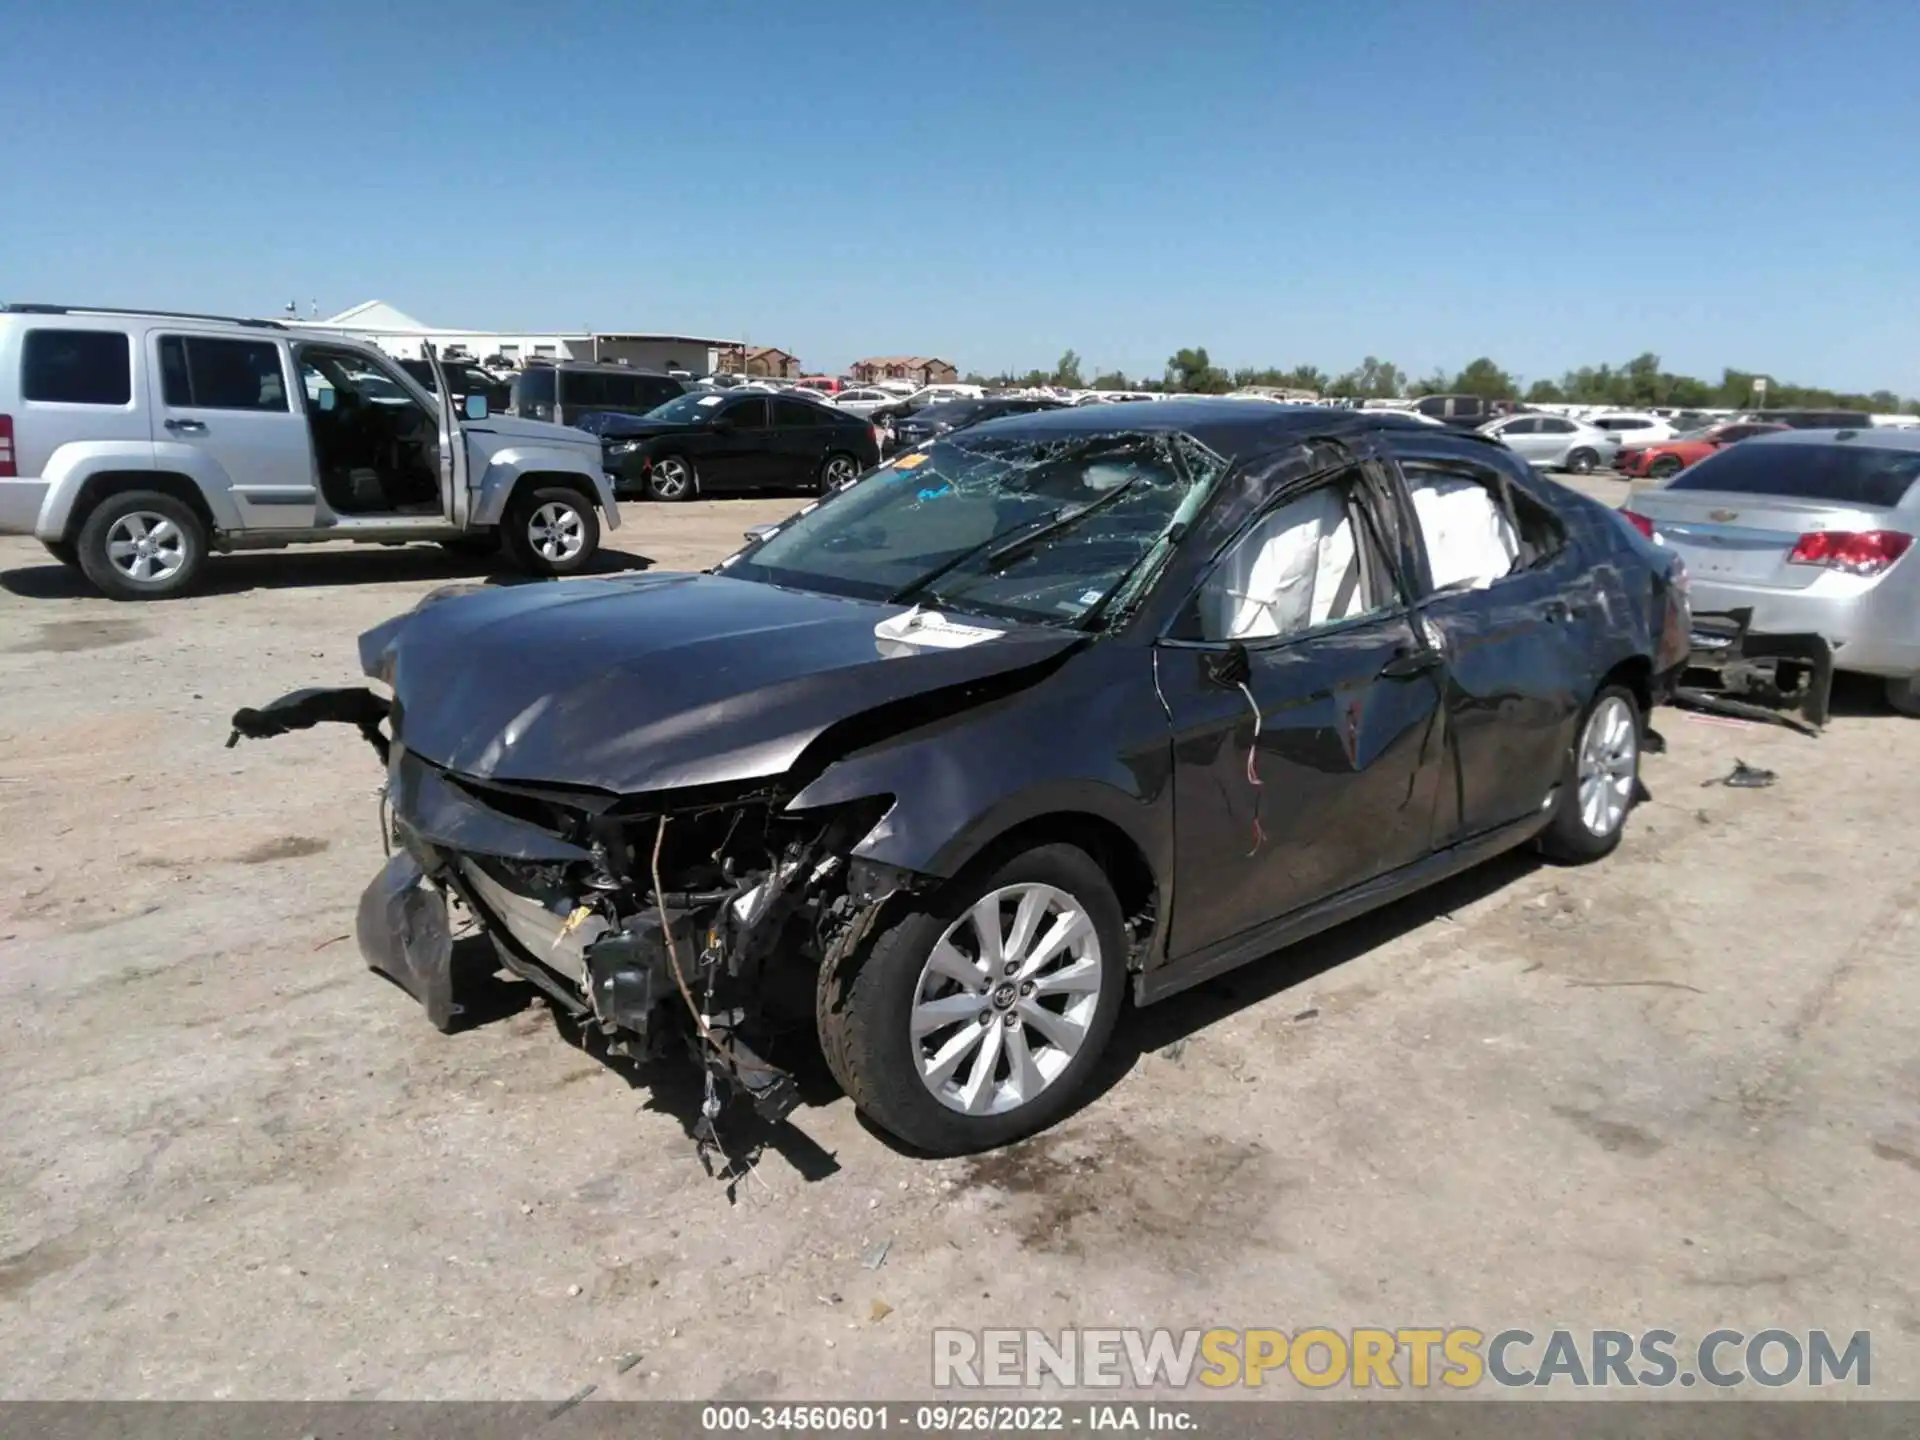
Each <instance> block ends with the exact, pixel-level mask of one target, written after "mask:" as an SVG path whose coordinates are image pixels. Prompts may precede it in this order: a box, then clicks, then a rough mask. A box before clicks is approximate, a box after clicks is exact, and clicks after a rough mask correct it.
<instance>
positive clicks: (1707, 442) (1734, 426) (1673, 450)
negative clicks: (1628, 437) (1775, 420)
mask: <svg viewBox="0 0 1920 1440" xmlns="http://www.w3.org/2000/svg"><path fill="white" fill-rule="evenodd" d="M1786 428H1787V427H1786V426H1785V425H1771V424H1765V423H1762V422H1761V421H1758V420H1736V421H1733V422H1732V423H1730V424H1726V425H1709V426H1708V427H1707V428H1706V429H1704V430H1689V431H1687V432H1686V433H1685V434H1683V435H1676V436H1674V437H1673V439H1671V440H1660V441H1656V442H1655V443H1654V444H1651V445H1629V446H1625V447H1623V448H1622V449H1621V451H1620V453H1619V454H1618V455H1616V456H1614V457H1613V468H1614V469H1615V470H1617V471H1619V472H1620V473H1621V474H1622V475H1631V476H1635V477H1646V478H1649V479H1654V480H1664V479H1666V478H1667V477H1668V476H1669V475H1678V474H1679V473H1680V472H1681V471H1682V470H1684V469H1686V468H1687V466H1689V465H1691V464H1693V462H1694V461H1696V460H1704V459H1706V458H1707V456H1709V455H1711V454H1713V452H1714V451H1716V450H1721V449H1724V448H1725V447H1727V446H1728V445H1731V444H1733V443H1734V441H1736V440H1745V439H1746V438H1747V437H1748V436H1750V435H1765V434H1767V433H1768V432H1769V431H1773V430H1785V429H1786Z"/></svg>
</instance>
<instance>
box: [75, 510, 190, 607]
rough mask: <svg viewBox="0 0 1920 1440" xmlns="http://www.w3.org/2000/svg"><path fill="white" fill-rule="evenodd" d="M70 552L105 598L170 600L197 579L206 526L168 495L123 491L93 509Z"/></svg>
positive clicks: (182, 592)
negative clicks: (76, 553) (74, 553)
mask: <svg viewBox="0 0 1920 1440" xmlns="http://www.w3.org/2000/svg"><path fill="white" fill-rule="evenodd" d="M75 549H76V550H77V551H78V552H79V553H78V557H77V558H78V559H79V562H80V569H81V570H82V571H83V572H84V573H85V575H86V577H87V579H89V580H91V581H92V582H93V583H94V584H95V585H97V586H99V587H100V589H101V591H102V592H104V593H105V594H106V595H108V596H109V597H110V598H112V599H115V600H170V599H172V598H173V597H174V596H176V595H181V594H184V593H185V592H186V590H187V588H188V587H189V586H190V585H192V584H193V582H194V581H195V580H196V579H198V578H199V575H200V567H201V566H202V565H204V564H205V563H206V560H207V527H206V526H205V525H203V524H202V523H201V521H200V517H199V516H198V515H196V514H194V513H193V511H192V509H191V508H189V507H188V506H187V505H186V504H185V503H184V502H183V501H180V500H176V499H174V498H173V496H171V495H162V494H161V493H160V492H158V491H157V490H128V491H124V492H123V493H121V494H119V495H109V496H108V497H107V498H106V499H105V500H102V501H101V502H100V503H99V504H98V505H96V506H94V508H93V510H92V512H91V513H90V514H89V515H88V516H87V519H86V523H85V524H83V525H82V526H81V527H80V538H79V540H78V541H77V542H76V545H75Z"/></svg>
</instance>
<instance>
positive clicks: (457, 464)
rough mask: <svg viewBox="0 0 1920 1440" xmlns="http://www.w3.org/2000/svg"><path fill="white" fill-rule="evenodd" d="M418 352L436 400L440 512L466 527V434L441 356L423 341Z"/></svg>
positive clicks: (469, 500) (468, 505) (468, 506)
mask: <svg viewBox="0 0 1920 1440" xmlns="http://www.w3.org/2000/svg"><path fill="white" fill-rule="evenodd" d="M420 351H421V353H422V354H423V355H425V356H426V360H427V364H428V365H430V366H432V367H433V395H434V399H435V400H436V401H437V402H438V404H437V406H436V409H437V411H438V418H439V421H440V513H441V514H442V515H443V516H445V517H446V518H447V519H448V520H450V521H452V522H453V523H454V524H455V525H458V526H460V527H461V528H462V529H465V528H466V524H467V516H468V515H469V514H470V513H471V510H472V496H471V494H470V493H469V490H468V484H469V482H468V479H467V476H468V472H469V470H470V469H471V467H470V465H469V464H468V456H467V435H466V432H465V431H464V430H462V429H461V428H460V418H461V416H460V411H459V410H458V409H457V408H456V406H455V403H454V398H453V393H452V387H451V386H450V385H448V384H447V372H446V370H445V369H444V368H443V367H442V366H441V364H440V357H439V356H438V355H436V354H435V353H434V349H433V346H432V345H431V344H429V343H427V342H425V341H423V342H421V345H420ZM482 398H484V395H483V397H482Z"/></svg>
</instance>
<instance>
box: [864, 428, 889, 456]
mask: <svg viewBox="0 0 1920 1440" xmlns="http://www.w3.org/2000/svg"><path fill="white" fill-rule="evenodd" d="M867 429H869V430H871V431H872V432H873V448H874V449H876V450H878V449H879V448H880V447H881V446H882V445H883V444H884V443H885V442H886V436H885V434H884V433H883V432H882V431H881V429H880V427H879V426H878V425H869V426H867Z"/></svg>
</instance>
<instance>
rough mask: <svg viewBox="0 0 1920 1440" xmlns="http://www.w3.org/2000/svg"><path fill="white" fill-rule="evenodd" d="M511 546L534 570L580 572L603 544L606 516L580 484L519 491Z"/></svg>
mask: <svg viewBox="0 0 1920 1440" xmlns="http://www.w3.org/2000/svg"><path fill="white" fill-rule="evenodd" d="M506 547H507V553H508V554H510V555H511V556H512V557H513V561H514V563H515V564H516V565H518V566H519V567H520V568H521V569H522V570H525V571H526V572H527V573H528V574H529V575H578V574H579V573H580V572H581V571H582V570H584V569H586V568H587V566H588V565H589V564H590V563H592V560H593V557H594V552H596V551H597V550H598V549H599V548H600V517H599V516H598V515H596V514H595V513H594V509H593V505H592V504H591V503H590V502H589V501H588V500H587V499H586V498H585V497H584V496H582V495H581V493H580V492H579V491H578V490H574V489H571V488H569V487H567V486H565V485H541V486H538V487H536V488H535V489H532V490H528V491H523V492H522V493H520V494H519V495H516V496H515V497H514V500H513V504H512V506H511V508H510V509H509V511H508V514H507V524H506Z"/></svg>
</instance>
